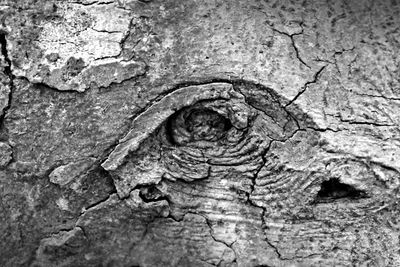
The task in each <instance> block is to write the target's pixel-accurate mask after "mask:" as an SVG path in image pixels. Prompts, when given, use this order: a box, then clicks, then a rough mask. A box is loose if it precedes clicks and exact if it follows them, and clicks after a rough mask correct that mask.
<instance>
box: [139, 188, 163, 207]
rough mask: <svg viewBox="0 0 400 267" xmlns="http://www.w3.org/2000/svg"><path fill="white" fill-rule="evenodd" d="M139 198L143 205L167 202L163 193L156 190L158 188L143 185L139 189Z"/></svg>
mask: <svg viewBox="0 0 400 267" xmlns="http://www.w3.org/2000/svg"><path fill="white" fill-rule="evenodd" d="M139 197H140V198H141V199H142V200H143V202H145V203H150V202H157V201H161V200H167V201H168V198H167V197H166V196H164V195H163V193H162V192H161V191H160V190H158V188H157V187H156V186H155V185H147V186H146V185H144V186H143V187H141V188H140V192H139Z"/></svg>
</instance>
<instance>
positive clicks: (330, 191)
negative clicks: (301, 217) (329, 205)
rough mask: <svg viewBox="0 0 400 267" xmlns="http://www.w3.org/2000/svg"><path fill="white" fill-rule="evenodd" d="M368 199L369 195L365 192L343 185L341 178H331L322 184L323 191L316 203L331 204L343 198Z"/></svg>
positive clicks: (321, 190)
mask: <svg viewBox="0 0 400 267" xmlns="http://www.w3.org/2000/svg"><path fill="white" fill-rule="evenodd" d="M367 197H368V195H367V193H366V192H365V191H363V190H360V189H357V188H355V187H353V186H351V185H348V184H344V183H341V182H340V180H339V178H331V179H329V180H328V181H324V182H323V183H322V184H321V189H320V190H319V192H318V194H317V197H316V199H315V201H314V203H321V202H330V201H334V200H336V199H341V198H347V199H360V198H367Z"/></svg>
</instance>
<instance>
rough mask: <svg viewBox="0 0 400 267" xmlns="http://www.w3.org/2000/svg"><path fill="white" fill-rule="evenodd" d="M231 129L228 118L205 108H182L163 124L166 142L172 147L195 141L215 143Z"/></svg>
mask: <svg viewBox="0 0 400 267" xmlns="http://www.w3.org/2000/svg"><path fill="white" fill-rule="evenodd" d="M232 127H233V126H232V123H231V121H230V120H229V119H228V118H226V117H224V116H223V115H221V114H219V113H218V112H215V111H213V110H209V109H206V108H197V109H191V108H184V109H182V110H180V111H178V112H176V113H175V114H173V115H172V116H171V117H170V118H169V119H168V120H167V122H166V124H165V129H166V137H167V140H168V141H169V142H170V143H171V144H173V145H182V144H185V143H188V142H195V141H209V142H215V141H218V140H220V139H221V138H222V137H224V136H225V134H226V132H227V131H229V129H231V128H232ZM179 129H182V130H185V132H186V133H184V132H183V131H180V130H179Z"/></svg>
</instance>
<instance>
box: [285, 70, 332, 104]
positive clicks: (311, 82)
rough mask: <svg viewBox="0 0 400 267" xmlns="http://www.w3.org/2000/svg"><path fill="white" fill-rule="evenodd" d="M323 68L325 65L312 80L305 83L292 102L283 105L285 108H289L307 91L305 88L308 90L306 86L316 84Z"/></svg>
mask: <svg viewBox="0 0 400 267" xmlns="http://www.w3.org/2000/svg"><path fill="white" fill-rule="evenodd" d="M325 67H326V65H325V66H322V67H321V68H320V69H319V70H318V71H317V72H316V73H315V74H314V78H313V80H311V81H308V82H306V83H305V84H304V86H303V87H302V89H301V90H300V92H298V93H297V95H296V96H295V97H294V98H293V99H292V100H290V101H289V103H288V104H286V105H285V107H288V106H290V105H291V104H292V103H293V102H295V101H296V100H297V99H298V98H299V97H300V96H301V95H302V94H303V93H304V92H305V91H306V90H307V88H308V86H309V85H310V84H314V83H317V81H318V79H319V77H320V75H321V73H322V71H323V70H324V69H325Z"/></svg>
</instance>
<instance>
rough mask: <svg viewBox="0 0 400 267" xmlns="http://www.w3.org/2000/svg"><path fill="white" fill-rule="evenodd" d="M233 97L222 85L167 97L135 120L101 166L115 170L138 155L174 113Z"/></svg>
mask: <svg viewBox="0 0 400 267" xmlns="http://www.w3.org/2000/svg"><path fill="white" fill-rule="evenodd" d="M234 95H237V93H236V94H235V92H234V90H233V85H232V84H230V83H221V82H217V83H210V84H203V85H193V86H188V87H183V88H179V89H177V90H175V91H173V92H171V93H169V94H167V95H166V96H164V97H163V98H162V99H161V100H160V101H158V102H156V103H155V104H153V105H152V106H150V107H149V108H148V109H147V110H145V111H144V112H143V113H141V114H140V115H139V116H138V117H136V119H134V120H133V122H132V125H131V130H130V131H129V132H128V134H127V135H126V136H125V137H124V138H123V139H121V140H120V141H119V143H118V145H117V146H116V147H115V149H114V150H113V151H112V152H111V154H110V155H109V156H108V158H107V159H106V160H105V161H104V162H103V163H102V164H101V166H102V167H103V168H104V169H105V170H107V171H113V170H116V169H117V168H118V166H120V165H121V164H122V163H123V162H124V159H125V158H126V157H127V156H128V154H129V153H130V152H133V151H136V150H137V149H138V148H139V147H140V144H141V143H142V142H143V141H144V140H145V139H146V138H147V137H148V136H149V135H150V134H151V133H153V132H154V131H155V130H156V129H157V128H158V127H159V126H160V125H161V124H162V123H164V122H165V121H166V120H167V119H168V118H169V117H170V116H171V115H173V114H174V113H175V111H177V110H180V109H182V108H184V107H187V106H191V105H193V104H194V103H196V102H198V101H201V100H207V99H210V100H212V99H215V98H226V99H230V98H231V97H232V96H234Z"/></svg>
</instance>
